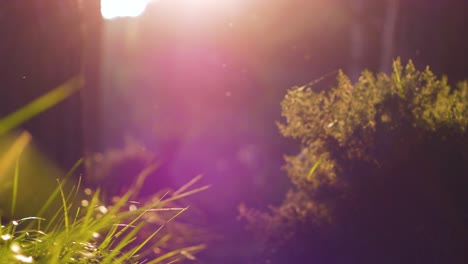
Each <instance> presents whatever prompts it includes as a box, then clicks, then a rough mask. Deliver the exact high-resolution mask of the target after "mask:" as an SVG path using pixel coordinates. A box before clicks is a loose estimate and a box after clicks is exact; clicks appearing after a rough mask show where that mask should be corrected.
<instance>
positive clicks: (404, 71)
mask: <svg viewBox="0 0 468 264" xmlns="http://www.w3.org/2000/svg"><path fill="white" fill-rule="evenodd" d="M337 80H338V85H337V86H336V87H334V88H332V89H331V90H329V91H326V92H325V91H322V92H315V91H314V88H315V87H312V85H306V86H302V87H294V88H293V89H291V90H290V91H289V92H288V93H287V95H286V97H285V98H284V100H283V102H282V104H281V105H282V110H283V111H282V114H283V116H284V117H285V122H284V123H280V124H279V129H280V131H281V133H282V134H283V135H284V136H286V137H291V138H295V139H298V140H300V142H301V145H300V146H301V147H300V148H301V149H300V153H299V154H298V155H296V156H288V157H286V165H285V170H286V172H287V173H288V175H289V177H290V179H291V181H292V183H293V188H291V190H290V191H289V192H288V193H287V195H286V197H285V199H284V201H283V203H282V204H281V205H280V206H278V207H275V208H271V210H270V211H268V212H264V211H258V210H253V209H246V208H245V207H241V216H242V217H244V218H245V219H246V220H247V222H248V226H249V228H250V229H251V230H252V231H253V232H254V233H255V234H256V235H257V236H258V237H259V238H260V239H262V241H263V242H264V243H263V244H264V251H263V252H264V257H265V258H266V259H267V260H268V261H269V263H289V262H291V263H466V262H465V261H466V257H467V255H466V254H467V253H466V250H465V249H466V245H467V243H466V242H467V237H468V230H467V229H466V226H467V223H468V206H467V204H466V203H465V201H468V177H467V176H468V131H467V130H468V82H467V81H464V82H461V83H459V84H458V85H456V86H455V87H451V86H450V85H449V84H448V81H447V78H445V77H444V78H441V79H439V78H437V77H436V76H435V75H434V74H433V73H432V72H431V71H430V70H429V68H426V69H425V70H424V71H419V70H417V69H415V67H414V65H413V63H412V62H411V61H410V62H409V63H408V64H407V65H406V66H402V64H401V63H400V61H399V60H397V61H395V62H394V64H393V73H392V74H391V75H387V74H384V73H379V74H373V73H371V72H369V71H364V72H363V73H362V75H361V76H360V78H359V80H358V81H357V82H356V83H354V84H353V83H351V81H350V80H349V79H348V78H347V77H346V76H345V75H344V74H343V73H342V72H340V73H339V74H338V77H337Z"/></svg>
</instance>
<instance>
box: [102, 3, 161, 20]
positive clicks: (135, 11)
mask: <svg viewBox="0 0 468 264" xmlns="http://www.w3.org/2000/svg"><path fill="white" fill-rule="evenodd" d="M151 1H152V0H101V15H102V17H103V18H105V19H113V18H117V17H137V16H139V15H141V14H142V13H143V12H144V11H145V9H146V6H147V5H148V3H149V2H151Z"/></svg>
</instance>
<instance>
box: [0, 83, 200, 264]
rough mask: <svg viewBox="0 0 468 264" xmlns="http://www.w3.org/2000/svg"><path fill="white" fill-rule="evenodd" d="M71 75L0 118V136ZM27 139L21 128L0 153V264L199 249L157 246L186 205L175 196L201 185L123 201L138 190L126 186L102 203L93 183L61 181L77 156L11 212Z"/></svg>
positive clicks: (165, 256)
mask: <svg viewBox="0 0 468 264" xmlns="http://www.w3.org/2000/svg"><path fill="white" fill-rule="evenodd" d="M76 80H79V81H76ZM76 80H75V79H74V80H72V81H70V82H67V83H65V84H64V85H62V86H60V87H58V88H57V89H55V90H53V91H52V92H50V93H49V94H46V95H44V96H43V97H41V98H40V99H38V100H36V101H34V102H33V103H31V104H30V105H28V106H26V107H25V108H23V109H20V110H19V111H17V112H15V113H13V114H11V115H10V116H7V117H5V118H2V119H0V136H1V135H4V134H6V133H7V132H9V131H10V130H12V129H13V128H15V127H16V126H18V125H19V124H21V123H23V122H24V121H26V120H28V119H30V118H32V117H34V116H35V115H37V114H39V113H40V112H43V111H45V110H47V109H48V108H50V107H51V106H53V105H55V104H57V103H59V102H60V101H61V100H63V99H65V98H66V97H68V96H69V95H71V94H72V92H73V91H76V90H77V89H79V86H81V84H82V81H80V80H81V79H76ZM30 140H31V136H30V135H29V134H28V133H27V132H23V133H22V134H21V135H20V136H19V137H18V138H17V139H16V140H14V142H13V143H12V144H11V146H10V147H9V148H8V149H7V151H5V152H4V153H1V154H0V183H4V182H5V181H6V179H7V178H8V177H11V176H10V175H11V171H12V170H11V169H12V167H13V168H14V170H13V180H12V184H11V186H10V187H9V188H11V189H12V192H11V193H12V199H11V204H10V205H8V206H10V208H9V210H6V211H5V210H2V209H5V208H1V207H8V206H6V205H5V204H1V203H0V223H1V225H0V263H47V264H49V263H50V264H54V263H145V264H149V263H175V262H178V261H180V260H182V259H193V258H194V257H193V255H194V254H195V253H196V252H198V251H200V250H202V249H203V248H204V245H203V244H197V245H195V246H189V247H178V248H176V249H174V247H172V249H171V247H166V248H164V245H167V244H168V241H170V240H171V239H172V234H171V232H170V231H168V230H166V229H167V228H166V227H168V225H170V224H174V223H173V222H174V219H175V218H177V217H178V216H179V215H181V214H182V213H183V212H185V211H186V210H187V209H188V207H184V206H181V207H178V206H175V205H176V201H178V200H180V199H182V198H185V197H187V196H189V195H192V194H195V193H198V192H200V191H203V190H205V189H206V188H207V187H201V188H197V189H191V190H189V187H191V186H193V184H194V183H195V182H196V181H197V180H195V181H192V182H190V183H189V184H187V185H185V186H183V187H182V188H181V189H180V190H178V191H175V192H173V193H171V194H170V193H169V192H167V193H164V194H162V195H156V196H155V197H153V199H150V200H148V201H147V202H145V203H142V204H140V203H136V202H134V201H131V200H130V198H131V197H133V195H134V194H135V192H137V191H138V190H137V189H138V188H136V187H137V186H134V187H130V188H129V190H128V191H127V192H126V193H125V194H124V195H122V196H121V197H118V199H114V200H113V201H112V202H110V204H105V203H103V202H102V201H103V199H102V198H103V197H102V192H101V190H100V189H97V190H95V191H93V190H91V189H88V188H83V187H82V186H81V180H80V181H78V182H77V183H76V184H73V183H69V182H67V181H70V179H71V177H70V176H71V175H72V174H73V173H74V171H75V170H76V169H77V168H78V167H79V166H81V163H82V160H80V161H78V162H77V164H76V165H75V166H74V167H73V168H72V170H71V171H70V172H69V173H68V174H67V175H66V176H65V178H63V179H62V180H57V188H55V190H54V191H53V192H51V193H50V195H49V196H48V197H46V199H45V201H43V203H42V208H38V210H37V213H36V214H34V215H32V216H30V217H23V218H21V219H14V217H15V211H18V209H19V208H18V206H19V203H17V201H18V200H19V198H21V196H22V195H23V196H24V195H25V194H24V193H22V192H21V191H19V188H18V186H19V185H20V183H19V182H20V181H19V179H20V169H21V168H20V166H19V164H20V163H19V159H20V156H21V153H22V152H23V151H24V150H25V148H26V146H27V145H28V143H29V142H30ZM15 164H16V166H15ZM196 179H198V178H196ZM31 187H32V188H31V192H35V190H34V188H37V186H31ZM37 199H41V197H40V196H38V197H37ZM57 204H58V205H57ZM148 230H150V232H149V233H148ZM143 231H145V232H144V233H142V232H143ZM142 234H144V237H143V238H142ZM176 238H178V239H179V240H180V238H179V237H176ZM160 248H164V249H165V250H160Z"/></svg>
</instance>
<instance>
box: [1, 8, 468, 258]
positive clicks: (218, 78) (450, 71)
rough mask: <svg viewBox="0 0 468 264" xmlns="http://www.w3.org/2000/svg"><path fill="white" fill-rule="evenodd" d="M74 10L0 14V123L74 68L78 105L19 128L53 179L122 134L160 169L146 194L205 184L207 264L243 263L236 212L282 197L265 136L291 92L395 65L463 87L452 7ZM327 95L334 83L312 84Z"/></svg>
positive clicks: (275, 159) (458, 26)
mask: <svg viewBox="0 0 468 264" xmlns="http://www.w3.org/2000/svg"><path fill="white" fill-rule="evenodd" d="M78 2H79V1H70V0H42V1H26V0H4V1H1V2H0V60H1V63H0V117H2V116H5V115H7V114H8V113H11V112H13V111H14V110H15V109H18V108H20V107H21V106H23V105H25V104H26V103H28V102H30V101H31V100H33V99H34V98H37V97H38V96H40V95H42V94H44V93H45V92H47V91H49V90H51V89H52V88H54V87H56V86H57V85H59V84H61V83H63V82H64V81H66V80H67V79H69V78H70V77H72V76H74V75H76V74H77V73H79V72H80V70H81V66H82V65H84V66H85V75H86V76H87V78H88V83H87V85H86V86H85V87H84V89H83V90H82V91H81V93H80V94H77V95H75V96H73V97H71V98H69V99H67V100H66V101H65V102H63V103H62V104H60V105H58V106H55V107H54V108H53V109H50V110H49V111H47V112H46V113H44V114H41V115H40V116H38V117H37V118H34V119H33V120H31V121H29V122H28V123H26V124H25V125H24V127H23V128H24V129H27V130H29V131H30V132H31V133H32V135H33V141H34V143H35V144H37V145H38V146H39V148H40V149H41V150H42V152H43V153H44V154H46V155H47V156H48V157H49V158H50V159H52V160H54V161H55V162H56V163H57V164H58V165H59V166H60V167H62V168H64V169H66V168H69V167H71V166H72V164H73V163H74V162H75V161H76V160H77V159H79V158H80V157H81V156H82V155H83V153H85V151H91V152H94V151H104V150H106V149H108V148H110V147H122V146H123V145H124V143H123V142H124V137H125V136H132V137H133V138H135V139H137V140H138V141H140V142H142V143H143V144H144V145H145V146H146V147H147V148H148V149H149V150H150V151H151V152H154V153H156V154H157V155H158V156H160V157H162V158H163V161H164V162H163V167H162V168H161V170H160V173H158V174H157V175H155V176H153V178H152V179H149V182H150V183H151V184H148V185H147V186H149V187H147V188H146V190H145V192H146V193H151V192H153V191H155V190H156V189H157V188H159V186H161V185H162V184H161V182H163V183H164V184H167V185H173V186H180V185H182V184H183V183H185V182H187V181H188V180H189V179H190V178H192V177H193V176H195V175H196V174H198V173H203V174H204V175H205V178H204V182H205V183H207V184H213V188H212V189H211V190H210V191H208V192H206V193H204V194H202V195H200V196H197V197H196V198H194V200H195V201H196V203H197V204H198V206H199V207H200V208H201V210H202V211H204V212H206V220H205V222H204V223H205V224H206V225H207V226H210V227H212V228H214V229H215V230H216V231H217V232H219V233H221V234H223V235H225V236H226V237H227V238H228V239H226V240H225V242H223V243H216V244H217V245H218V247H219V248H225V249H228V250H219V248H217V247H216V246H215V245H214V246H213V249H212V250H209V251H211V255H210V256H207V257H206V258H207V259H209V260H207V261H211V262H212V263H219V261H221V260H222V261H223V263H241V262H242V257H243V256H244V255H248V254H249V247H250V245H251V244H249V243H245V240H248V236H247V235H246V234H244V233H243V232H242V230H243V228H242V226H241V225H240V224H239V223H238V222H237V221H236V216H237V209H236V207H237V205H238V204H240V203H241V202H246V203H247V204H248V205H249V206H253V207H259V208H263V207H266V205H268V204H277V203H279V202H280V201H281V200H282V198H283V196H284V192H285V191H286V190H287V188H288V180H287V177H286V175H285V173H284V172H283V171H282V170H281V166H282V164H283V155H284V154H294V153H296V152H297V151H298V150H297V145H296V143H295V142H291V141H287V140H285V139H283V138H282V137H281V136H280V135H279V133H278V131H277V128H276V125H275V121H278V120H280V119H281V116H280V110H281V109H280V105H279V103H280V101H281V99H282V97H283V96H284V94H285V92H286V90H287V89H288V88H290V87H292V86H294V85H301V84H304V83H307V82H309V81H312V80H315V79H317V78H320V77H322V76H325V75H327V74H329V73H334V72H335V71H337V70H338V69H343V70H344V71H345V73H347V74H349V75H350V77H351V78H352V79H354V80H356V78H357V76H358V74H359V72H360V71H361V70H363V69H366V68H367V69H370V70H373V71H386V72H388V71H389V70H390V67H391V62H392V59H394V58H396V57H397V56H400V57H401V58H402V59H403V61H406V60H407V59H413V60H414V62H415V64H416V65H417V66H418V67H419V68H421V67H425V66H426V65H430V67H431V69H432V70H433V71H434V72H435V73H436V74H437V75H442V74H446V75H447V76H449V81H450V82H451V83H455V82H456V81H458V80H462V79H464V78H466V77H467V72H466V71H467V69H466V67H467V64H466V62H467V59H468V57H467V54H466V39H467V35H468V34H466V27H467V26H468V23H467V21H466V15H465V14H466V10H468V3H467V1H463V0H446V1H442V0H439V1H436V0H430V1H422V0H409V1H398V0H388V1H372V0H360V1H351V0H328V1H323V0H317V1H301V0H287V1H286V0H270V1H261V0H251V1H227V2H228V3H229V4H231V5H226V6H224V7H223V6H222V5H220V6H218V7H216V6H215V5H213V6H214V7H213V8H209V9H206V10H202V9H201V8H200V10H198V11H197V10H195V11H194V10H186V9H184V6H183V5H184V1H179V0H174V1H160V2H157V3H154V4H152V5H150V6H149V7H148V9H147V12H146V13H145V14H144V15H142V16H140V17H138V18H135V19H120V20H112V21H100V19H99V6H98V4H96V3H97V2H95V1H81V5H80V4H78ZM233 3H235V4H233ZM83 26H86V28H87V29H88V34H87V38H86V39H83V36H84V35H83V32H82V30H83ZM83 54H86V55H87V56H86V57H85V56H84V55H83ZM333 83H334V75H333V74H332V75H331V77H328V78H326V79H325V80H324V81H322V82H320V83H319V84H318V85H319V86H320V87H323V88H324V89H326V88H328V87H329V86H330V85H332V84H333ZM88 177H91V176H88ZM217 254H218V256H216V255H217ZM226 259H229V260H230V261H231V262H227V261H226Z"/></svg>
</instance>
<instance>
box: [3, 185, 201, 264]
mask: <svg viewBox="0 0 468 264" xmlns="http://www.w3.org/2000/svg"><path fill="white" fill-rule="evenodd" d="M62 186H63V183H62V182H59V184H58V187H57V189H56V191H55V192H54V193H52V194H51V196H50V197H49V200H48V201H46V202H45V203H44V207H43V208H42V209H41V210H40V211H39V213H38V214H39V215H40V214H41V212H45V211H47V209H48V208H47V207H48V206H49V204H50V201H52V200H54V199H60V200H61V201H62V207H61V208H60V209H59V210H57V212H56V213H55V214H54V215H53V216H52V218H51V219H44V218H42V217H27V218H23V219H17V220H12V221H9V222H8V223H7V224H6V225H2V226H1V228H0V263H143V262H144V263H168V262H169V261H177V260H180V259H183V258H187V256H189V257H191V256H193V254H194V253H196V252H197V251H200V250H201V249H203V248H204V246H203V245H197V246H192V247H187V248H183V249H176V250H173V251H170V252H167V253H165V254H161V255H160V256H157V257H154V256H151V254H150V253H151V252H149V251H148V249H150V250H151V248H154V247H155V246H156V247H157V245H158V244H163V243H165V242H166V241H165V240H167V238H168V237H167V235H164V234H163V232H162V230H163V229H164V227H166V225H168V224H170V223H171V222H172V221H173V220H174V219H175V218H176V217H177V216H179V215H180V214H182V213H183V212H184V211H186V210H187V207H184V208H175V207H168V206H167V205H168V203H170V202H171V201H174V200H177V199H179V198H181V197H185V196H186V195H188V194H193V193H196V192H199V191H202V190H203V189H205V188H206V187H202V188H199V189H195V190H192V191H189V192H184V193H181V194H179V195H177V196H169V195H167V198H166V197H165V196H163V197H161V198H160V199H159V200H157V201H155V202H148V203H147V204H143V205H139V206H136V204H135V203H134V202H132V201H129V197H130V196H131V195H132V190H130V191H129V192H127V193H126V194H125V195H124V196H123V197H121V198H120V199H119V200H118V201H116V202H115V203H114V204H112V205H109V206H106V205H103V204H102V203H101V202H100V199H99V196H100V190H96V191H95V192H94V193H93V194H91V192H92V191H91V190H90V189H84V193H85V194H84V195H81V194H80V188H79V186H77V187H76V188H75V189H74V190H72V191H71V192H70V193H68V194H66V193H65V192H64V191H63V188H62ZM80 196H83V197H84V199H81V201H79V203H78V204H77V201H75V200H77V199H76V198H77V197H80ZM86 197H88V198H86ZM78 200H79V199H78ZM12 208H14V206H12ZM149 214H152V215H154V214H157V215H159V216H160V217H161V218H162V219H164V220H163V221H162V223H161V224H152V223H148V222H147V218H146V217H145V216H146V215H149ZM147 225H154V227H153V228H152V229H153V230H154V231H153V233H152V234H151V235H149V236H148V237H147V238H146V239H145V240H143V241H141V240H138V242H137V235H138V232H139V231H140V230H142V228H143V227H145V226H146V227H145V228H148V226H147ZM158 235H160V236H159V237H158ZM155 242H156V243H155ZM150 243H151V244H150Z"/></svg>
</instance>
